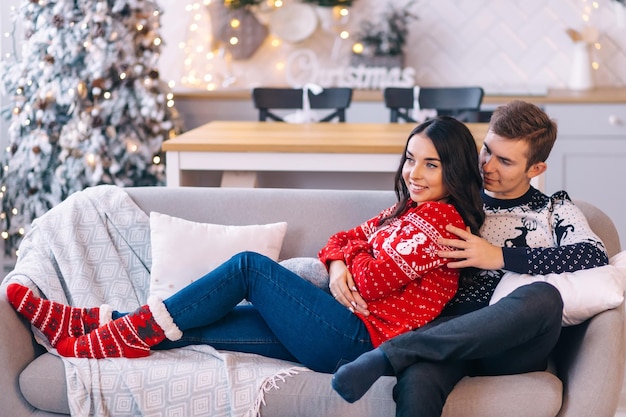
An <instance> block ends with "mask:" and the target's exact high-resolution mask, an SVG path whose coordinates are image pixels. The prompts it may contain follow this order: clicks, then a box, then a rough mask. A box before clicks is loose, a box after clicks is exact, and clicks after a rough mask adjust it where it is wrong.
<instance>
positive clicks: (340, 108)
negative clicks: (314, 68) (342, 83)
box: [252, 87, 352, 122]
mask: <svg viewBox="0 0 626 417" xmlns="http://www.w3.org/2000/svg"><path fill="white" fill-rule="evenodd" d="M302 94H303V90H302V89H301V88H269V87H257V88H254V89H253V90H252V101H253V102H254V107H255V108H257V109H258V110H259V121H262V122H264V121H267V120H268V119H271V120H274V121H277V122H284V121H285V120H284V119H283V117H281V116H279V115H278V114H276V113H275V112H273V111H272V110H289V109H293V110H297V109H302V106H303V103H302ZM351 102H352V89H351V88H346V87H329V88H325V89H324V90H323V91H322V92H321V93H320V94H313V93H312V92H311V91H309V104H310V105H311V109H312V110H332V112H331V113H330V114H328V115H326V116H324V117H323V118H322V119H321V120H320V122H329V121H331V120H333V119H337V120H338V121H339V122H345V121H346V109H347V108H348V107H350V103H351Z"/></svg>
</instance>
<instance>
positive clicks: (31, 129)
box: [0, 0, 180, 253]
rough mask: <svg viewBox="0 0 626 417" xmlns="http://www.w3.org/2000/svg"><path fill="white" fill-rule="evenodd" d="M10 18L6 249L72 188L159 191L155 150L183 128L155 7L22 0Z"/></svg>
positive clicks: (1, 181)
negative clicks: (163, 66) (18, 29)
mask: <svg viewBox="0 0 626 417" xmlns="http://www.w3.org/2000/svg"><path fill="white" fill-rule="evenodd" d="M13 19H14V22H15V23H16V24H17V25H18V26H19V25H21V26H22V28H23V39H22V40H21V41H19V42H16V40H15V39H14V43H15V44H19V45H20V46H21V52H20V53H18V52H17V51H14V53H13V54H11V55H10V56H8V57H7V56H5V57H3V60H2V62H1V63H0V77H1V81H2V82H1V83H0V85H1V86H2V87H3V88H2V93H3V94H5V95H7V97H8V99H9V101H10V106H9V108H6V109H4V110H3V116H4V117H5V118H6V119H8V120H9V132H8V137H5V138H3V139H2V143H4V144H8V146H7V148H6V152H5V153H4V155H3V157H2V169H1V170H0V197H1V201H2V203H1V204H2V207H1V209H2V210H1V211H0V222H1V230H2V237H3V238H4V241H5V252H9V253H10V252H12V251H14V250H15V248H16V247H17V244H18V243H19V241H20V239H21V236H22V235H23V234H24V233H25V232H26V231H27V230H28V228H29V226H30V224H31V222H32V220H34V219H35V218H36V217H38V216H40V215H42V214H44V213H45V212H46V211H47V210H49V209H50V208H52V207H53V206H55V205H56V204H58V203H60V202H61V201H63V200H64V199H65V198H66V197H68V196H69V195H70V194H72V193H74V192H76V191H79V190H82V189H84V188H86V187H89V186H93V185H98V184H115V185H119V186H143V185H163V184H164V181H165V167H164V162H165V161H164V160H163V157H162V154H161V144H162V142H163V141H164V140H166V139H168V138H170V137H172V136H173V135H175V134H176V133H177V132H178V131H179V130H180V126H179V122H178V120H179V118H178V116H177V114H176V111H175V108H174V107H173V97H172V96H171V94H170V93H169V90H168V87H167V86H166V85H164V83H163V82H162V81H161V80H160V78H159V72H158V70H157V61H158V59H159V54H160V47H161V43H162V40H161V38H160V36H159V24H160V10H159V9H158V7H157V5H156V4H155V2H154V1H152V0H82V1H79V2H77V1H75V0H37V1H33V0H22V2H21V3H20V6H19V7H18V8H16V9H15V10H14V16H13ZM15 36H17V35H16V34H15V33H14V37H15Z"/></svg>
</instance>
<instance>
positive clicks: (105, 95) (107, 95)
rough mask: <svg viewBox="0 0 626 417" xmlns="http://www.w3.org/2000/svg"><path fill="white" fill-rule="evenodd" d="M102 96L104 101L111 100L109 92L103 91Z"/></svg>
mask: <svg viewBox="0 0 626 417" xmlns="http://www.w3.org/2000/svg"><path fill="white" fill-rule="evenodd" d="M103 96H104V99H105V100H109V99H110V98H111V92H110V91H105V92H104V94H103Z"/></svg>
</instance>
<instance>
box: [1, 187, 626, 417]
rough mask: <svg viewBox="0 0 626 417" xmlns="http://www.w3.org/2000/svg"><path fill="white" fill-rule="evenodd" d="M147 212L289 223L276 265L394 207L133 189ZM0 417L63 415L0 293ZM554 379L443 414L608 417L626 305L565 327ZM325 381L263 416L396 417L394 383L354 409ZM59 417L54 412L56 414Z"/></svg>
mask: <svg viewBox="0 0 626 417" xmlns="http://www.w3.org/2000/svg"><path fill="white" fill-rule="evenodd" d="M127 191H128V193H129V194H130V195H131V197H132V198H133V199H134V200H135V202H136V203H137V204H138V205H139V206H140V207H141V208H142V209H144V210H145V211H146V212H149V211H158V212H161V213H167V214H170V215H173V216H177V217H182V218H185V219H189V220H192V221H202V222H211V223H220V224H260V223H270V222H275V221H287V222H288V231H287V236H286V238H285V241H284V245H283V249H282V253H281V259H286V258H292V257H301V256H306V257H312V256H315V255H316V253H317V251H318V249H319V248H320V247H321V246H322V245H323V244H324V243H325V242H326V240H327V238H328V237H329V236H330V235H331V234H332V233H334V232H336V231H338V230H342V229H347V228H351V227H353V226H355V225H357V224H359V223H360V222H361V221H363V220H365V219H367V218H369V217H371V216H373V215H375V214H376V213H378V212H379V211H380V210H381V209H383V208H385V207H388V206H390V205H391V204H392V203H393V202H394V195H393V193H391V192H382V191H326V190H280V189H223V188H192V187H183V188H165V187H154V188H129V189H127ZM577 204H578V205H579V206H580V207H581V208H582V209H583V211H584V212H585V214H586V216H587V218H588V220H589V222H590V224H591V226H592V228H593V229H594V231H595V232H596V233H597V234H598V235H600V237H601V238H602V239H603V240H604V242H605V244H606V246H607V248H608V250H609V253H610V255H614V254H615V253H617V252H619V251H620V243H619V238H618V235H617V233H616V230H615V227H614V226H613V223H612V222H611V220H610V219H609V218H608V217H607V216H606V215H605V214H603V213H602V212H601V211H600V210H598V209H597V208H596V207H594V206H592V205H590V204H588V203H584V202H577ZM0 317H2V319H1V320H0V363H1V364H2V365H1V367H2V372H0V387H2V393H1V394H0V414H1V415H3V416H4V415H6V416H9V415H10V416H12V417H22V416H53V415H59V414H61V415H67V414H69V408H68V402H67V398H66V385H65V377H64V370H63V364H62V362H61V361H60V360H59V359H58V358H57V357H55V356H52V355H50V354H48V353H44V351H43V349H42V348H41V347H40V346H38V345H37V344H36V342H35V341H34V339H33V337H32V333H31V331H30V327H29V326H28V325H27V323H25V322H24V321H23V320H21V319H20V318H19V317H18V315H17V314H16V313H15V312H14V311H13V309H12V308H11V306H10V305H9V304H8V302H7V300H6V296H5V291H4V288H2V289H1V290H0ZM553 359H554V360H553V362H554V372H534V373H529V374H524V375H514V376H499V377H480V378H465V379H463V380H462V381H461V382H460V383H459V384H458V386H457V387H456V388H455V389H454V391H453V392H452V394H451V396H450V397H449V399H448V401H447V403H446V406H445V410H444V416H445V417H453V416H455V417H456V416H467V417H469V416H475V417H487V416H497V417H506V416H515V417H520V416H528V417H542V416H546V417H548V416H551V417H554V416H560V417H574V416H576V417H583V416H584V417H612V416H614V414H615V410H616V408H617V404H618V400H619V396H620V392H621V387H622V380H623V375H624V306H623V304H622V306H620V307H619V308H617V309H613V310H609V311H606V312H603V313H601V314H599V315H597V316H595V317H594V318H592V319H591V320H589V321H587V322H585V323H583V324H581V325H578V326H574V327H568V328H565V329H564V330H563V333H562V336H561V338H560V341H559V343H558V346H557V348H556V349H555V352H554V355H553ZM330 380H331V375H328V374H320V373H314V372H304V373H300V374H298V375H295V376H293V377H289V378H285V380H284V381H282V382H280V381H279V384H278V388H279V389H273V390H270V391H269V392H267V393H266V394H265V404H264V405H263V406H262V408H261V415H262V416H263V417H279V416H284V417H307V416H310V417H322V416H328V417H339V416H341V417H349V416H359V417H368V416H371V417H386V416H393V415H394V414H395V411H394V410H395V405H394V402H393V400H392V395H391V392H392V388H393V386H394V383H395V378H393V377H385V378H383V379H381V380H379V381H378V382H377V383H376V384H375V385H374V387H373V388H372V389H371V390H370V391H369V392H368V393H367V395H366V396H365V397H364V398H363V399H361V400H359V401H357V402H356V403H354V404H348V403H346V402H345V401H343V400H342V399H341V398H339V396H337V395H336V394H335V393H334V391H333V390H332V389H331V386H330ZM55 413H57V414H55Z"/></svg>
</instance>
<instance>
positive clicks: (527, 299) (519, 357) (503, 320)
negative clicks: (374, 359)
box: [380, 282, 563, 417]
mask: <svg viewBox="0 0 626 417" xmlns="http://www.w3.org/2000/svg"><path fill="white" fill-rule="evenodd" d="M562 314H563V301H562V299H561V295H560V294H559V292H558V291H557V289H556V288H555V287H553V286H552V285H550V284H547V283H544V282H536V283H533V284H529V285H526V286H523V287H520V288H518V289H517V290H515V291H514V292H512V293H511V294H510V295H508V296H507V297H504V298H503V299H501V300H500V301H499V302H497V303H495V304H493V305H491V306H488V307H484V308H482V309H480V310H476V311H473V312H471V313H467V314H464V315H462V316H447V317H440V318H438V319H436V320H435V321H433V322H432V323H430V324H428V325H426V326H424V327H422V328H420V329H417V330H415V331H412V332H408V333H404V334H402V335H400V336H397V337H395V338H393V339H391V340H389V341H387V342H385V343H383V344H382V345H381V346H380V348H381V349H382V350H383V352H385V354H386V355H387V357H388V358H389V361H390V362H391V364H392V366H393V368H394V370H395V373H396V375H397V378H398V383H397V385H396V387H395V388H394V399H395V401H396V416H397V417H409V416H410V417H415V416H419V417H440V416H441V412H442V410H443V405H444V404H445V401H446V398H447V396H448V394H449V393H450V391H452V389H453V388H454V386H455V385H456V383H457V382H458V381H459V380H461V378H463V377H464V376H466V375H510V374H517V373H524V372H532V371H539V370H545V369H546V367H547V359H548V355H549V354H550V352H551V351H552V349H553V348H554V346H555V345H556V342H557V341H558V338H559V335H560V332H561V320H562Z"/></svg>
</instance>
